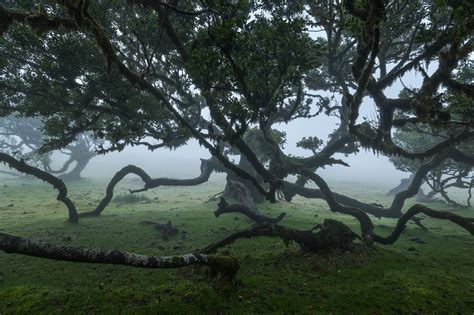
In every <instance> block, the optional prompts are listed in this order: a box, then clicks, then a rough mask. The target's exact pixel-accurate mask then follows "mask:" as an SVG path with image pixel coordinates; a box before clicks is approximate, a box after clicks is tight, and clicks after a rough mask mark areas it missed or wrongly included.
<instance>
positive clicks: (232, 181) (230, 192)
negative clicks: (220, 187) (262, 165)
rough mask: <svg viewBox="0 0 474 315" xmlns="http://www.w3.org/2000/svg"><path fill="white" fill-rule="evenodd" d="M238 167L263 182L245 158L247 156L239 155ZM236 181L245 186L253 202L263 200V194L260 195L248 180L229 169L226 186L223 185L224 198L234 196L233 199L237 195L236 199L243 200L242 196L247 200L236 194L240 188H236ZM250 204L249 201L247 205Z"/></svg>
mask: <svg viewBox="0 0 474 315" xmlns="http://www.w3.org/2000/svg"><path fill="white" fill-rule="evenodd" d="M239 167H240V168H241V169H243V170H244V171H246V172H248V173H249V174H252V175H253V176H254V177H255V178H257V180H258V181H259V182H260V183H262V182H263V180H262V178H261V177H260V176H258V175H257V172H256V171H255V169H254V168H253V167H252V165H251V164H250V162H249V161H248V160H247V158H245V157H244V156H242V155H241V156H240V161H239ZM236 182H239V183H240V185H243V186H245V187H246V188H247V191H248V192H249V193H250V195H251V197H252V199H253V202H255V203H261V202H264V201H265V196H264V195H262V194H261V193H260V192H259V191H258V190H257V188H256V187H255V186H254V185H253V184H252V183H251V182H250V181H249V180H245V179H242V178H240V177H238V176H237V175H236V174H234V173H232V172H230V171H228V175H227V183H226V187H225V190H224V195H223V197H224V198H234V199H236V196H237V199H239V200H241V201H242V202H243V200H242V198H244V199H247V200H248V198H247V197H244V196H238V191H239V190H241V189H238V188H237V187H236ZM236 194H237V195H236ZM250 204H251V203H249V204H248V205H250Z"/></svg>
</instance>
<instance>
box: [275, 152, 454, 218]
mask: <svg viewBox="0 0 474 315" xmlns="http://www.w3.org/2000/svg"><path fill="white" fill-rule="evenodd" d="M448 153H449V152H448ZM448 153H445V154H438V155H436V156H434V157H433V158H432V159H431V160H429V161H428V162H426V163H424V164H422V165H421V166H420V167H419V169H418V170H417V172H416V173H415V174H414V175H413V178H412V180H411V182H410V184H409V185H408V186H407V187H406V188H405V190H402V191H400V192H398V193H397V194H396V195H395V197H394V198H393V201H392V204H391V205H390V207H388V208H384V207H382V206H379V205H375V204H368V203H364V202H361V201H359V200H357V199H354V198H351V197H348V196H345V195H341V194H338V193H334V192H331V195H332V196H333V198H334V201H335V202H337V203H339V204H341V205H344V206H346V207H351V208H358V209H361V210H363V211H364V212H366V213H368V214H371V215H373V216H375V217H377V218H381V217H384V218H396V219H398V218H400V217H401V216H402V215H403V213H402V208H403V206H404V204H405V201H406V200H407V199H408V198H411V197H413V196H415V195H416V194H417V193H418V191H419V190H420V187H421V185H422V184H423V179H424V177H425V176H426V174H427V173H428V172H429V171H430V170H432V169H433V168H435V167H437V166H438V165H439V164H440V163H442V162H443V161H445V159H446V157H447V156H448ZM310 173H312V172H310ZM311 176H313V175H311ZM306 177H308V176H306ZM320 179H321V180H322V178H320ZM281 190H282V192H283V194H284V195H285V199H286V200H288V201H291V199H292V197H293V196H294V195H295V194H297V195H300V196H303V197H306V198H315V199H323V200H326V201H327V191H326V193H325V192H324V191H323V189H321V187H320V188H319V189H312V188H307V187H304V186H302V185H298V184H294V183H290V182H287V181H284V182H283V187H282V189H281Z"/></svg>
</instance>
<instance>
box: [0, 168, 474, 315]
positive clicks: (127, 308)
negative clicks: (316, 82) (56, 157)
mask: <svg viewBox="0 0 474 315" xmlns="http://www.w3.org/2000/svg"><path fill="white" fill-rule="evenodd" d="M332 184H333V186H334V188H336V191H338V192H342V193H346V194H348V195H350V196H354V197H356V198H359V199H360V200H363V201H370V202H377V203H382V204H384V205H388V204H389V199H387V198H386V197H385V196H384V194H385V192H386V191H387V190H388V189H389V188H391V187H388V186H387V187H382V186H377V185H373V186H372V187H371V186H368V187H367V186H366V185H360V184H359V183H332ZM105 186H106V182H105V181H99V180H84V181H82V182H79V183H75V184H69V185H68V187H69V195H70V197H71V199H72V200H73V201H75V202H76V204H77V206H78V209H79V211H87V210H92V209H93V208H94V207H95V205H96V204H97V203H98V201H99V200H100V199H101V198H102V196H103V194H104V190H105ZM131 187H139V182H135V181H133V180H125V181H123V182H121V183H120V184H119V185H118V186H117V189H116V196H118V198H117V199H115V200H114V201H113V202H112V203H111V204H110V205H109V207H108V208H106V209H105V210H104V212H103V214H102V216H101V217H96V218H84V219H82V220H81V221H80V223H79V224H76V225H74V224H70V223H67V222H66V221H65V220H66V218H67V210H66V208H65V206H64V205H63V204H62V203H60V202H58V201H56V199H55V197H56V191H54V189H53V188H52V187H50V186H49V185H47V184H45V183H42V182H40V181H38V180H24V179H22V180H20V179H14V178H8V177H3V178H0V218H1V219H0V232H3V233H9V234H13V235H19V236H24V237H30V238H34V239H38V240H42V241H45V242H51V243H58V244H68V245H77V246H87V247H92V248H107V249H120V250H125V251H131V252H136V253H141V254H148V255H168V254H180V253H188V252H193V251H195V250H197V249H199V248H203V247H205V246H206V245H208V244H210V243H212V242H215V241H218V240H219V239H221V238H223V237H225V236H227V235H229V234H230V233H232V232H233V231H235V230H238V229H242V228H245V227H248V226H250V225H251V224H252V222H251V221H250V220H248V219H247V218H246V217H244V216H241V215H239V214H226V215H222V216H220V217H219V218H216V217H214V214H213V211H214V210H215V208H216V202H210V203H208V202H207V201H208V199H209V198H210V197H211V196H212V195H214V194H215V193H217V192H219V191H221V190H222V189H223V181H222V179H219V178H217V179H216V178H214V179H212V180H211V181H210V182H208V183H206V184H203V185H200V186H197V187H177V188H172V187H160V188H158V189H154V190H151V191H148V192H145V193H141V194H140V195H139V197H136V198H133V199H129V198H127V196H126V194H127V190H128V189H129V188H131ZM137 196H138V195H137ZM433 207H436V208H438V209H448V208H447V207H446V206H443V205H441V204H437V205H433ZM259 209H260V211H261V212H263V213H266V214H269V215H270V216H277V215H278V214H280V213H281V212H287V213H288V214H287V216H286V217H285V219H284V220H283V222H282V224H284V225H285V226H288V227H294V228H301V229H309V228H311V227H313V226H314V225H316V224H318V223H321V222H322V221H323V220H324V219H325V218H328V217H332V218H336V219H339V220H342V221H343V222H345V223H346V224H348V225H349V226H351V227H352V228H353V229H354V230H355V231H358V230H359V229H358V226H357V224H356V221H355V220H354V219H352V218H351V217H347V216H343V215H334V214H331V213H330V212H329V211H328V207H327V205H326V204H325V203H324V202H322V201H318V200H309V199H303V198H295V199H294V201H293V202H291V203H287V202H279V203H278V204H275V205H270V204H263V205H261V206H260V207H259ZM456 212H457V213H459V214H462V215H465V216H471V217H474V209H462V210H456ZM168 220H170V221H171V222H172V223H173V225H175V226H177V228H178V229H179V233H178V234H177V235H176V236H174V237H172V238H171V239H169V240H163V239H162V238H161V237H160V235H159V232H158V231H156V230H155V229H154V228H153V226H151V225H143V224H141V222H142V221H156V222H163V223H165V222H167V221H168ZM395 222H396V221H395V220H392V219H381V220H378V219H375V218H374V223H375V224H376V226H377V227H376V230H377V232H379V233H380V234H384V235H386V234H388V233H389V232H390V231H391V229H392V227H393V226H394V225H395ZM423 222H424V224H425V225H426V226H427V227H428V228H429V230H428V231H424V230H422V229H420V228H419V227H417V226H416V225H414V224H413V223H410V224H409V226H408V228H407V230H406V231H405V232H404V233H403V235H402V237H401V238H400V240H399V241H398V242H397V243H396V244H394V245H391V246H381V245H377V246H375V248H373V249H370V248H363V247H362V246H357V247H356V248H355V249H354V250H351V251H347V252H332V253H321V254H311V255H309V254H304V255H303V254H301V253H300V251H299V248H298V247H297V246H296V245H294V244H293V245H290V247H288V248H286V247H285V245H284V244H283V242H282V241H281V240H280V239H272V238H255V239H250V240H248V239H245V240H239V241H237V242H236V243H235V244H233V245H231V246H229V247H227V248H225V249H223V250H228V251H229V252H230V253H231V254H232V255H234V256H236V257H238V258H239V261H240V264H241V269H240V270H239V273H238V275H237V278H236V281H235V283H234V284H233V285H228V284H223V283H221V282H219V281H218V280H216V279H211V278H209V276H208V275H207V274H206V273H205V272H204V271H203V270H196V269H195V268H182V269H174V270H153V269H137V268H132V267H125V266H113V265H94V264H80V263H69V262H58V261H51V260H46V259H41V258H33V257H26V256H21V255H15V254H5V253H3V252H0V314H2V315H3V314H11V313H14V314H15V313H28V314H40V313H44V314H51V313H80V314H102V313H104V314H115V313H121V314H137V313H138V314H141V313H152V314H153V313H160V314H167V313H173V314H176V313H186V314H196V313H197V314H199V313H209V314H227V313H229V314H249V313H285V314H291V313H299V314H304V313H306V314H314V313H333V314H339V313H343V314H399V313H416V314H420V313H426V314H432V313H441V314H446V313H453V314H474V238H473V237H472V236H470V235H468V233H467V232H465V231H464V230H462V229H461V228H459V227H457V226H454V225H453V224H451V223H449V222H443V221H436V220H432V219H428V218H427V219H425V220H424V221H423ZM413 238H417V239H421V240H423V241H424V242H426V244H420V243H417V242H414V241H412V239H413Z"/></svg>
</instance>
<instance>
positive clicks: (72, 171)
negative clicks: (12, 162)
mask: <svg viewBox="0 0 474 315" xmlns="http://www.w3.org/2000/svg"><path fill="white" fill-rule="evenodd" d="M100 143H101V141H96V140H94V139H93V138H92V137H91V136H90V135H89V134H80V135H78V138H77V139H76V140H75V141H74V142H72V143H70V144H68V145H67V146H65V147H64V148H62V149H61V154H64V155H67V156H68V158H67V160H65V161H64V162H63V163H62V166H61V167H59V168H57V169H55V168H54V167H53V165H52V162H53V161H52V155H53V153H54V152H53V151H47V152H44V153H42V151H41V149H42V146H43V144H44V135H43V132H42V123H41V119H40V118H31V117H30V118H21V117H15V116H13V115H10V116H7V117H2V118H0V151H2V152H5V153H9V154H11V155H13V156H16V157H17V158H21V159H23V160H25V161H26V162H27V163H29V164H31V165H35V166H38V167H40V168H42V169H43V170H45V171H46V172H48V173H51V174H56V175H58V176H59V178H61V179H63V180H66V181H71V180H79V179H81V173H82V171H83V170H84V168H85V167H86V166H87V164H88V163H89V161H90V160H91V159H92V158H94V157H95V156H96V155H97V153H96V149H97V147H98V145H99V144H100ZM71 165H72V167H71ZM10 175H15V174H12V173H10Z"/></svg>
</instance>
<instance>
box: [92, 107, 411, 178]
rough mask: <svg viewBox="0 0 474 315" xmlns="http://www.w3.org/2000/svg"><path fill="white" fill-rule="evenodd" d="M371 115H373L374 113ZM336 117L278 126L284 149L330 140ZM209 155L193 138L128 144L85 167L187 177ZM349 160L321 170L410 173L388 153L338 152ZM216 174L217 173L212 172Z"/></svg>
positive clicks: (106, 173) (340, 174) (351, 174)
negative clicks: (164, 144)
mask: <svg viewBox="0 0 474 315" xmlns="http://www.w3.org/2000/svg"><path fill="white" fill-rule="evenodd" d="M361 112H362V113H363V114H362V115H361V116H365V115H367V116H368V117H373V115H375V109H374V108H373V106H371V104H370V103H368V102H366V103H365V105H364V106H363V108H362V111H361ZM371 115H372V116H371ZM337 121H338V119H337V118H336V117H327V116H324V115H322V116H319V117H316V118H313V119H298V120H295V121H293V122H291V123H290V124H285V125H280V126H279V128H278V129H280V130H283V131H285V132H286V134H287V141H286V144H285V145H284V151H285V152H286V153H291V154H292V155H297V156H307V155H309V154H311V152H310V151H308V150H304V149H301V148H298V147H296V142H298V141H299V140H300V139H301V138H302V137H304V136H317V137H319V138H321V139H324V140H327V137H328V135H329V134H330V133H331V132H332V131H333V130H334V128H336V123H337ZM208 157H210V154H209V152H208V151H207V150H206V149H205V148H202V147H200V146H199V144H198V143H197V141H194V140H191V141H189V142H188V144H187V145H185V146H183V147H181V148H178V149H176V150H172V151H170V150H168V149H159V150H156V151H154V152H150V151H148V150H147V149H146V148H145V147H127V148H126V149H124V150H123V151H122V152H120V153H117V152H115V153H109V154H107V155H100V156H97V157H95V158H94V159H93V160H92V161H91V162H90V164H89V165H88V166H87V168H86V169H85V170H84V172H83V175H84V177H89V178H100V177H104V178H107V177H110V176H112V175H113V174H114V173H115V172H116V171H118V170H119V169H120V168H122V167H123V166H125V165H128V164H134V165H137V166H139V167H142V168H143V169H145V170H146V171H148V172H150V174H151V175H153V176H159V177H176V178H185V177H190V176H196V175H198V174H199V172H200V170H199V166H200V158H208ZM335 157H336V158H340V159H343V160H344V161H346V162H347V163H349V164H350V167H345V166H341V165H336V166H332V167H327V168H326V169H321V170H319V173H320V174H321V175H323V176H324V178H325V179H326V180H328V181H329V182H332V181H355V182H366V183H368V182H370V183H384V184H386V185H396V184H397V183H398V182H399V180H400V179H401V178H403V177H407V176H408V175H407V174H405V173H403V172H400V171H398V170H396V169H395V167H394V166H393V165H392V164H391V163H390V161H389V160H388V158H387V157H385V156H381V155H377V154H374V153H373V152H372V151H365V150H363V149H362V150H361V151H360V152H359V153H358V154H356V155H354V154H352V155H349V156H347V157H346V156H344V155H343V154H339V155H335ZM213 176H215V175H213Z"/></svg>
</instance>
